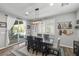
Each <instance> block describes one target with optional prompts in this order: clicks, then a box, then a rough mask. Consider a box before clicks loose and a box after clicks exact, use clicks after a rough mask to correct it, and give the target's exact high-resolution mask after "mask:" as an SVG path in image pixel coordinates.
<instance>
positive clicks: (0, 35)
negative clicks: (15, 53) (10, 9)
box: [0, 13, 6, 48]
mask: <svg viewBox="0 0 79 59" xmlns="http://www.w3.org/2000/svg"><path fill="white" fill-rule="evenodd" d="M0 22H6V16H5V15H4V14H3V13H0ZM5 46H6V28H1V27H0V48H3V47H5Z"/></svg>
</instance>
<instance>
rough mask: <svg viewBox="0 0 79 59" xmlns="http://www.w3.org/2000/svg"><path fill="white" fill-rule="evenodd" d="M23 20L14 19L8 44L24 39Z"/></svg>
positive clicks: (24, 28) (24, 27)
mask: <svg viewBox="0 0 79 59" xmlns="http://www.w3.org/2000/svg"><path fill="white" fill-rule="evenodd" d="M25 25H26V24H25V21H22V20H16V21H15V23H14V25H13V27H12V28H11V31H10V35H9V39H10V44H13V43H17V42H23V41H25V39H24V38H25V35H26V26H25Z"/></svg>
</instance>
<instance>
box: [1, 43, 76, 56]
mask: <svg viewBox="0 0 79 59" xmlns="http://www.w3.org/2000/svg"><path fill="white" fill-rule="evenodd" d="M24 46H25V45H24V44H17V45H14V46H11V47H8V48H5V49H2V50H0V56H16V55H15V54H13V53H12V52H11V51H13V50H16V49H20V48H23V47H24ZM63 49H64V53H65V56H74V54H73V49H72V48H67V47H63Z"/></svg>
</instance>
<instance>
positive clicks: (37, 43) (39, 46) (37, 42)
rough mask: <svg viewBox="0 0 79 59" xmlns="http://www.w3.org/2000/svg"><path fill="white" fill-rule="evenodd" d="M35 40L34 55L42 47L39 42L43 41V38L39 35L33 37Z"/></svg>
mask: <svg viewBox="0 0 79 59" xmlns="http://www.w3.org/2000/svg"><path fill="white" fill-rule="evenodd" d="M35 41H36V55H37V53H38V52H41V49H42V45H41V42H42V41H43V39H42V38H39V37H35Z"/></svg>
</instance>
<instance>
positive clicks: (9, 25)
mask: <svg viewBox="0 0 79 59" xmlns="http://www.w3.org/2000/svg"><path fill="white" fill-rule="evenodd" d="M15 20H16V18H15V17H12V16H7V45H8V44H9V31H10V29H11V28H12V26H13V25H14V23H15Z"/></svg>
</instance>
